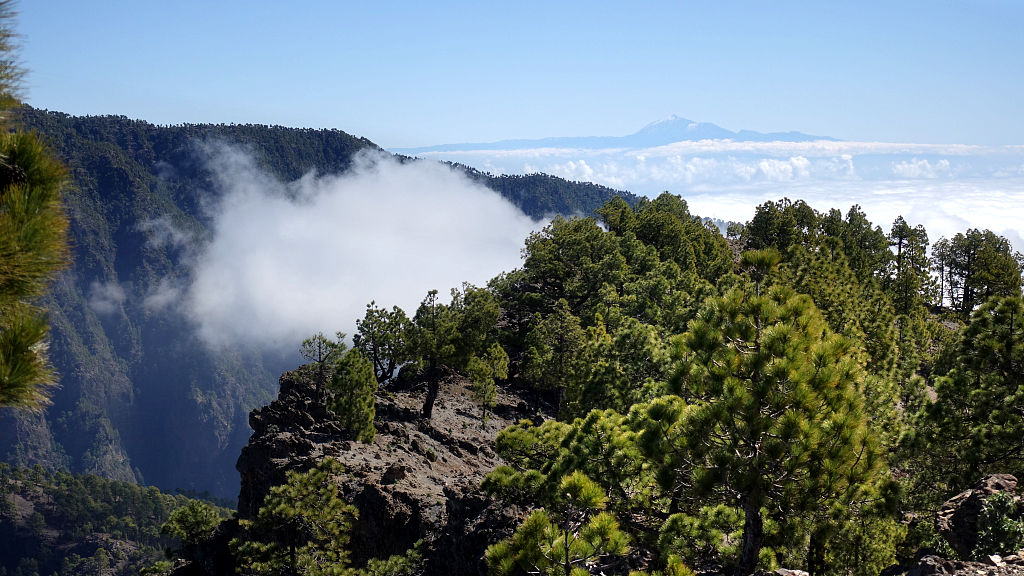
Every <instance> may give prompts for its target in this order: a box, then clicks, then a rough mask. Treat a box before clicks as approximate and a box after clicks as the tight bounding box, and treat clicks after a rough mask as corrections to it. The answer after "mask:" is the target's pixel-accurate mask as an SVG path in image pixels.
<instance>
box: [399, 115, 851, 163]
mask: <svg viewBox="0 0 1024 576" xmlns="http://www.w3.org/2000/svg"><path fill="white" fill-rule="evenodd" d="M700 140H734V141H737V142H810V141H816V140H826V141H837V139H836V138H832V137H829V136H815V135H812V134H804V133H803V132H796V131H788V132H757V131H754V130H739V131H732V130H729V129H727V128H722V127H721V126H719V125H717V124H713V123H711V122H695V121H693V120H690V119H688V118H683V117H681V116H676V115H674V114H673V115H672V116H669V117H668V118H666V119H664V120H658V121H655V122H651V123H650V124H647V125H646V126H644V127H643V128H641V129H640V130H638V131H636V132H634V133H632V134H628V135H626V136H553V137H546V138H536V139H511V140H498V141H495V142H463V143H457V144H437V145H432V146H419V147H409V148H391V149H389V151H390V152H395V153H397V154H410V155H416V154H422V153H427V152H453V151H474V150H521V149H528V148H584V149H602V148H650V147H653V146H664V145H667V144H673V143H675V142H696V141H700Z"/></svg>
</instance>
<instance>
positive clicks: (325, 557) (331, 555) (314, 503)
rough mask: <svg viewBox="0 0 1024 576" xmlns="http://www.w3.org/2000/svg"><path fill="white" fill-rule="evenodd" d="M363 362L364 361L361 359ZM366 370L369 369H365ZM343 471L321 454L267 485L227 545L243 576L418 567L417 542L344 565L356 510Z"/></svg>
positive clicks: (387, 574)
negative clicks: (343, 487) (311, 463)
mask: <svg viewBox="0 0 1024 576" xmlns="http://www.w3.org/2000/svg"><path fill="white" fill-rule="evenodd" d="M367 362H369V361H367ZM371 370H372V368H371ZM344 473H345V471H344V469H343V467H342V466H341V464H340V463H338V461H337V460H334V459H332V458H327V459H324V460H322V461H320V463H318V464H317V465H316V466H315V467H314V468H312V469H310V470H308V471H306V472H298V471H295V470H292V471H290V472H288V479H287V481H286V482H285V483H284V484H281V485H279V486H274V487H273V488H271V489H270V493H269V494H268V495H267V497H266V499H265V500H264V502H263V505H262V506H261V507H260V510H259V513H258V514H257V516H256V519H255V520H252V521H242V522H241V529H242V534H241V535H240V536H238V537H236V538H235V539H233V540H232V541H231V548H232V550H233V552H234V554H235V557H236V559H237V561H238V568H239V573H240V574H242V575H243V576H255V575H259V574H266V575H268V576H269V575H273V576H277V575H284V574H287V575H295V576H300V575H301V576H400V575H404V574H411V573H413V572H415V571H416V570H417V569H418V566H419V559H420V552H419V547H420V543H417V544H416V546H415V547H414V548H413V549H411V550H408V551H406V552H405V553H404V554H400V555H395V556H391V557H389V558H380V559H371V560H370V561H369V562H368V563H367V565H366V566H365V567H362V568H354V567H352V566H350V559H349V552H348V549H347V545H348V542H349V533H350V530H351V528H352V523H353V522H354V521H355V519H356V518H357V517H358V514H359V511H358V510H357V509H356V508H355V507H354V506H352V505H351V504H349V503H347V502H346V501H345V500H344V498H343V497H342V494H341V488H340V485H339V481H340V477H341V475H343V474H344Z"/></svg>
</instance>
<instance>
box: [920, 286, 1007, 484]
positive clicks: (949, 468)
mask: <svg viewBox="0 0 1024 576" xmlns="http://www.w3.org/2000/svg"><path fill="white" fill-rule="evenodd" d="M948 365H949V366H950V368H949V369H948V370H947V371H946V372H945V373H944V374H942V375H940V376H938V377H937V378H936V379H935V395H936V398H935V401H934V402H932V403H930V404H927V405H925V406H924V408H923V410H922V412H921V414H920V415H919V420H918V426H917V430H918V433H917V437H916V438H911V439H909V440H912V441H914V442H916V444H915V452H917V453H919V454H922V455H925V454H926V455H927V457H928V459H929V460H931V462H930V463H928V466H929V467H931V468H932V469H933V470H934V471H935V472H934V473H935V474H936V475H938V476H940V477H941V478H940V481H942V480H944V481H945V482H950V483H951V484H952V485H951V486H949V487H948V489H947V490H946V491H947V492H948V491H950V490H959V489H961V488H962V487H963V486H966V485H969V484H971V483H973V482H974V481H976V480H977V479H978V476H979V475H981V474H984V473H986V472H1008V473H1013V474H1022V473H1024V466H1022V465H1021V462H1022V460H1024V440H1022V438H1024V420H1022V419H1021V417H1020V415H1021V413H1022V412H1024V301H1022V298H1021V297H1020V296H1009V297H997V298H993V299H991V300H989V301H988V302H986V303H985V304H983V305H982V306H980V307H979V308H978V309H977V310H975V312H974V314H972V315H971V322H970V324H968V326H967V328H966V329H965V330H964V332H963V334H962V335H961V337H960V340H959V343H958V344H957V346H956V347H955V349H954V351H953V354H952V359H951V360H950V361H948Z"/></svg>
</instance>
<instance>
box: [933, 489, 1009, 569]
mask: <svg viewBox="0 0 1024 576" xmlns="http://www.w3.org/2000/svg"><path fill="white" fill-rule="evenodd" d="M1016 488H1017V479H1016V478H1015V477H1013V476H1011V475H1009V474H993V475H991V476H986V477H984V478H982V479H981V480H979V481H978V483H977V484H975V485H974V486H973V487H972V488H971V489H969V490H965V491H963V492H961V493H960V494H957V495H956V496H954V497H952V498H950V499H949V500H947V501H946V502H945V504H943V505H942V507H941V508H939V512H938V514H937V515H936V518H935V527H936V528H937V529H938V531H939V534H941V535H942V537H943V538H945V540H946V542H948V543H949V545H950V547H952V548H953V550H954V551H956V553H957V554H958V555H959V556H960V557H961V558H969V557H970V556H971V553H972V552H973V551H974V548H975V546H976V545H977V544H978V517H979V516H980V515H981V509H982V505H983V504H984V501H985V498H986V497H988V496H991V495H992V494H995V493H997V492H1011V493H1012V492H1014V490H1016Z"/></svg>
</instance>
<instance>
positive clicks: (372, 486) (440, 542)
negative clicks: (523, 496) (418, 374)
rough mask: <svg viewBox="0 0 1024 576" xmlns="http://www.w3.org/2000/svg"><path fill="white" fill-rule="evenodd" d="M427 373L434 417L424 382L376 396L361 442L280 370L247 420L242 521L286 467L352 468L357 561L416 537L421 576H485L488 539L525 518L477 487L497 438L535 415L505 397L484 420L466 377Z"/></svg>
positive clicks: (311, 391) (297, 378)
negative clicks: (432, 381)
mask: <svg viewBox="0 0 1024 576" xmlns="http://www.w3.org/2000/svg"><path fill="white" fill-rule="evenodd" d="M427 377H436V378H441V380H442V384H441V392H440V395H439V397H438V400H437V402H436V404H435V406H434V411H433V416H432V418H431V419H430V420H429V421H427V420H424V419H422V418H421V417H420V406H421V405H422V402H423V395H424V393H425V386H424V385H423V383H422V379H421V381H419V382H414V383H413V384H411V385H410V386H409V387H408V388H407V389H404V390H397V391H388V392H383V391H382V392H380V393H378V398H377V404H376V409H377V415H376V428H377V434H376V436H375V437H374V439H373V442H372V443H368V444H363V443H359V442H356V441H354V440H352V439H351V438H350V437H349V435H348V434H347V432H346V431H345V430H343V429H342V428H340V427H339V426H338V424H337V423H336V422H335V420H334V416H333V414H332V413H331V412H330V411H329V410H327V409H326V408H325V407H324V403H323V402H322V401H320V400H319V397H320V395H319V393H318V391H317V388H316V386H315V385H314V384H313V383H312V381H311V380H310V379H308V378H305V377H303V374H302V372H301V371H294V372H289V373H286V374H284V375H283V376H282V377H281V380H280V383H281V389H280V393H279V395H278V398H277V399H276V400H274V401H273V402H271V403H270V405H268V406H266V407H263V408H260V409H257V410H254V411H253V412H252V414H251V415H250V417H249V424H250V426H251V427H252V429H253V431H254V432H253V435H252V437H251V438H250V440H249V443H248V445H246V446H245V448H244V449H243V450H242V453H241V456H240V457H239V459H238V464H237V468H238V471H239V473H240V475H241V491H240V493H239V497H238V515H239V518H242V519H248V518H254V517H255V516H256V514H257V512H258V510H259V505H260V503H261V502H262V501H263V498H264V497H265V496H266V494H267V493H268V492H269V490H270V487H271V486H274V485H276V484H280V483H283V482H284V481H285V476H286V474H287V472H288V471H289V470H299V471H303V470H307V469H309V468H312V467H313V466H315V465H316V463H317V462H319V461H320V460H322V459H324V458H327V457H331V458H335V459H337V460H338V461H340V462H341V463H342V464H343V465H344V466H345V469H346V470H347V471H348V472H349V474H348V477H347V479H346V480H345V481H344V483H343V485H342V487H341V489H342V492H343V494H344V495H345V497H346V499H347V500H348V501H349V502H351V503H352V504H354V505H355V506H356V507H357V508H358V509H359V518H358V520H357V521H356V523H355V525H354V527H353V533H352V541H351V548H352V554H353V562H354V564H355V565H360V564H361V563H363V562H365V561H366V560H367V559H369V558H371V557H381V556H387V555H390V554H398V553H401V552H403V551H405V550H406V549H407V548H409V547H411V546H412V545H413V544H414V543H415V542H416V541H417V540H421V539H422V540H423V543H424V544H423V551H424V572H425V573H426V574H452V575H461V574H466V575H468V574H482V573H484V568H485V566H484V564H483V552H484V550H485V549H486V547H487V545H488V543H491V542H495V541H497V540H499V539H500V538H504V537H507V536H509V535H511V534H512V531H513V530H514V528H515V526H517V525H518V523H519V522H520V521H521V520H522V517H523V514H522V511H519V510H516V509H509V508H508V507H506V506H505V505H500V506H499V505H498V504H497V503H496V502H494V501H492V500H491V499H490V498H489V497H488V496H486V495H485V494H483V493H482V492H481V491H480V489H479V487H480V483H481V481H482V480H483V478H484V476H486V475H487V473H489V472H490V471H491V470H493V469H494V468H495V467H496V466H497V465H499V464H500V463H501V462H502V460H501V458H500V457H499V456H498V455H496V454H495V453H494V451H493V450H492V446H493V442H494V439H495V437H496V436H497V433H498V432H499V431H500V430H502V429H503V428H505V427H506V426H508V425H509V424H511V423H513V422H516V421H518V420H519V419H522V418H527V417H530V416H531V415H532V414H531V412H530V411H529V410H528V409H527V405H528V404H527V403H526V402H523V401H521V400H520V399H519V398H518V397H516V396H513V395H509V394H507V393H504V394H499V395H498V399H497V405H496V407H495V408H494V412H493V414H492V415H491V416H490V418H489V419H488V420H487V421H486V422H484V421H483V420H482V419H481V412H480V408H479V406H478V405H476V403H475V402H474V401H473V400H472V398H471V393H470V391H469V388H468V384H469V383H468V382H467V381H466V380H464V379H463V378H462V377H460V376H458V375H456V374H454V373H435V374H432V375H429V376H427Z"/></svg>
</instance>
